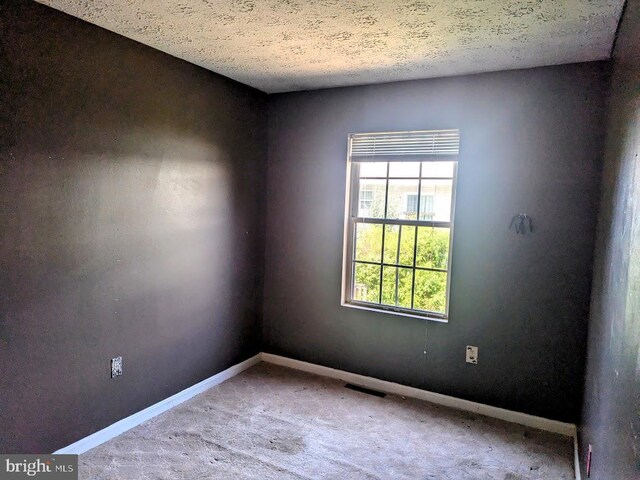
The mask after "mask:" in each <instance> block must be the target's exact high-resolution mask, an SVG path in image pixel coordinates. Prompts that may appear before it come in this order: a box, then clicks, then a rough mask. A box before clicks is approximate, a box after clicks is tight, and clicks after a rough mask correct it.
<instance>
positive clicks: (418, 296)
mask: <svg viewBox="0 0 640 480" xmlns="http://www.w3.org/2000/svg"><path fill="white" fill-rule="evenodd" d="M446 304H447V274H446V273H445V272H431V271H429V270H416V284H415V293H414V297H413V308H415V309H416V310H429V311H431V312H440V313H445V310H446Z"/></svg>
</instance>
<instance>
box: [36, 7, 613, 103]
mask: <svg viewBox="0 0 640 480" xmlns="http://www.w3.org/2000/svg"><path fill="white" fill-rule="evenodd" d="M623 1H624V0H353V1H351V0H40V3H44V4H46V5H49V6H52V7H54V8H57V9H59V10H62V11H64V12H66V13H69V14H71V15H74V16H76V17H79V18H82V19H84V20H87V21H89V22H91V23H95V24H96V25H100V26H101V27H104V28H106V29H108V30H112V31H114V32H116V33H119V34H122V35H124V36H126V37H129V38H132V39H134V40H137V41H139V42H142V43H144V44H146V45H150V46H152V47H154V48H157V49H158V50H162V51H163V52H167V53H169V54H171V55H174V56H176V57H179V58H182V59H184V60H187V61H189V62H192V63H195V64H197V65H200V66H202V67H205V68H208V69H209V70H213V71H214V72H218V73H220V74H222V75H226V76H227V77H231V78H233V79H235V80H238V81H240V82H243V83H246V84H248V85H251V86H253V87H256V88H259V89H260V90H264V91H266V92H283V91H291V90H304V89H313V88H322V87H333V86H342V85H357V84H365V83H379V82H389V81H395V80H409V79H416V78H428V77H441V76H448V75H459V74H465V73H475V72H484V71H493V70H507V69H514V68H525V67H533V66H540V65H554V64H561V63H570V62H581V61H590V60H600V59H604V58H608V57H609V51H610V49H611V45H612V43H613V38H614V35H615V30H616V26H617V23H618V19H619V17H620V13H621V10H622V4H623Z"/></svg>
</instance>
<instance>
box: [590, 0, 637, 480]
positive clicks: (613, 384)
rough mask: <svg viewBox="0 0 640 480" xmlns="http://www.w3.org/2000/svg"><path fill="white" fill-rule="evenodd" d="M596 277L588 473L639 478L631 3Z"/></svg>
mask: <svg viewBox="0 0 640 480" xmlns="http://www.w3.org/2000/svg"><path fill="white" fill-rule="evenodd" d="M607 133H608V138H607V148H606V155H605V169H604V177H603V184H602V185H603V187H602V204H601V208H600V220H599V223H598V240H597V248H596V256H595V268H594V277H593V296H592V303H591V318H590V321H589V343H588V345H589V347H588V356H587V377H586V389H585V399H584V406H583V418H582V423H581V425H580V447H581V455H580V459H581V465H582V468H583V470H582V472H583V474H584V473H586V472H585V469H584V468H585V460H586V451H587V448H588V445H589V444H592V446H593V464H592V474H591V478H592V479H596V480H609V479H617V478H620V479H622V478H625V479H627V478H628V479H637V478H640V416H639V414H638V412H640V157H639V155H640V2H637V1H629V2H627V8H626V11H625V14H624V17H623V20H622V23H621V26H620V30H619V33H618V39H617V42H616V47H615V51H614V62H613V74H612V79H611V99H610V104H609V121H608V128H607Z"/></svg>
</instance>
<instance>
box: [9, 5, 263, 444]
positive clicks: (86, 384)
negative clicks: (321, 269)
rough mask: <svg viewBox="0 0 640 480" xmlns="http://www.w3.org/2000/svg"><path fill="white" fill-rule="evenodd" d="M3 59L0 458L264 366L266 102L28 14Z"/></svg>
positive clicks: (14, 12)
mask: <svg viewBox="0 0 640 480" xmlns="http://www.w3.org/2000/svg"><path fill="white" fill-rule="evenodd" d="M0 49H1V51H0V366H1V368H2V373H1V375H0V452H2V453H7V452H23V453H28V452H50V451H53V450H56V449H57V448H60V447H63V446H65V445H67V444H69V443H71V442H73V441H75V440H78V439H79V438H81V437H84V436H86V435H88V434H91V433H93V432H95V431H96V430H98V429H100V428H102V427H105V426H107V425H109V424H111V423H113V422H114V421H116V420H119V419H121V418H123V417H125V416H127V415H130V414H132V413H134V412H136V411H139V410H141V409H142V408H144V407H147V406H148V405H150V404H153V403H155V402H157V401H159V400H161V399H164V398H166V397H168V396H169V395H171V394H173V393H176V392H177V391H179V390H182V389H183V388H185V387H188V386H191V385H193V384H194V383H196V382H198V381H200V380H202V379H204V378H206V377H208V376H210V375H213V374H215V373H217V372H219V371H221V370H223V369H224V368H226V367H228V366H230V365H232V364H235V363H237V362H239V361H241V360H244V359H246V358H247V357H249V356H250V355H253V354H255V353H256V352H258V351H259V348H260V322H261V319H260V316H261V311H262V293H261V285H262V277H263V275H262V270H263V250H264V247H263V244H264V238H263V237H264V223H263V218H264V214H263V210H264V194H263V191H264V187H263V183H264V180H263V179H264V175H265V164H266V95H265V94H263V93H260V92H258V91H256V90H253V89H251V88H248V87H246V86H243V85H240V84H238V83H236V82H233V81H231V80H228V79H225V78H223V77H220V76H218V75H215V74H213V73H211V72H208V71H205V70H203V69H200V68H198V67H196V66H193V65H191V64H188V63H186V62H183V61H180V60H177V59H175V58H173V57H170V56H168V55H165V54H163V53H161V52H159V51H156V50H153V49H151V48H148V47H145V46H143V45H140V44H138V43H136V42H133V41H131V40H127V39H125V38H123V37H120V36H118V35H115V34H113V33H110V32H107V31H105V30H102V29H101V28H98V27H96V26H93V25H90V24H87V23H84V22H82V21H80V20H77V19H74V18H72V17H69V16H67V15H64V14H62V13H59V12H57V11H55V10H52V9H49V8H48V7H45V6H42V5H38V4H35V3H33V2H26V1H13V2H2V4H0ZM117 355H122V356H123V357H124V375H123V376H122V377H120V378H118V379H116V380H112V379H110V378H109V374H110V366H109V360H110V359H111V358H112V357H115V356H117Z"/></svg>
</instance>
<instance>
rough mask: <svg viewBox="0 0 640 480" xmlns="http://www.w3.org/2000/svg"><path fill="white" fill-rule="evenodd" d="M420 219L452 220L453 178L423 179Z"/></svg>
mask: <svg viewBox="0 0 640 480" xmlns="http://www.w3.org/2000/svg"><path fill="white" fill-rule="evenodd" d="M421 182H422V186H421V190H420V195H421V197H422V196H424V197H426V198H425V203H424V207H423V205H422V198H421V201H420V220H431V221H436V222H449V221H451V194H452V192H453V188H452V184H453V181H452V180H421Z"/></svg>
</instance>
